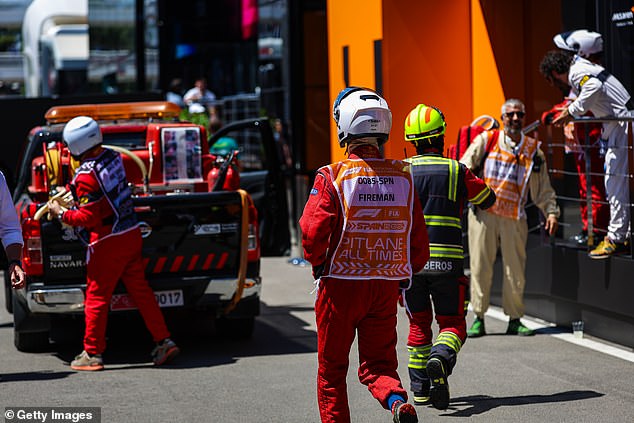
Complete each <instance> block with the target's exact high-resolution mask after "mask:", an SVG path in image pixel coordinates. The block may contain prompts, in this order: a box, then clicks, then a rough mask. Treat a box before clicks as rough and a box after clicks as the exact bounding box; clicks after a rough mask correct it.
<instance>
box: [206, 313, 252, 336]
mask: <svg viewBox="0 0 634 423" xmlns="http://www.w3.org/2000/svg"><path fill="white" fill-rule="evenodd" d="M254 327H255V317H254V316H251V317H241V318H236V319H228V318H226V317H220V318H218V319H217V320H216V331H217V332H218V334H219V335H221V336H222V337H225V338H229V339H250V338H251V337H252V336H253V329H254Z"/></svg>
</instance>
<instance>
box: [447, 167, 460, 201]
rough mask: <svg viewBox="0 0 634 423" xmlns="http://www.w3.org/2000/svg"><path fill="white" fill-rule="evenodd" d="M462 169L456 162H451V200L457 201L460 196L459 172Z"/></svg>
mask: <svg viewBox="0 0 634 423" xmlns="http://www.w3.org/2000/svg"><path fill="white" fill-rule="evenodd" d="M459 169H460V167H459V165H458V162H457V161H455V160H449V200H451V201H454V202H455V201H456V198H457V196H458V171H459Z"/></svg>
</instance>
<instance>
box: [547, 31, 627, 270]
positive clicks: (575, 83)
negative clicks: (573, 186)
mask: <svg viewBox="0 0 634 423" xmlns="http://www.w3.org/2000/svg"><path fill="white" fill-rule="evenodd" d="M592 34H594V33H590V36H588V37H586V38H583V37H580V38H579V39H578V42H577V44H578V48H577V54H576V55H575V56H574V57H573V59H572V62H571V63H570V67H569V69H568V71H567V72H563V73H559V72H557V71H556V70H552V71H551V73H550V75H551V77H552V78H553V79H557V80H559V81H561V82H564V83H567V84H569V85H570V86H571V87H572V91H573V93H574V94H575V95H576V96H577V98H575V99H574V101H572V102H571V103H570V104H569V105H568V106H567V107H564V108H563V109H562V111H561V113H560V115H559V116H558V117H556V118H555V119H554V120H553V124H555V125H564V124H566V123H568V122H569V121H570V120H572V119H573V118H577V117H580V116H583V115H584V114H585V113H586V112H588V111H590V112H592V113H593V114H594V116H597V117H627V116H629V112H628V108H627V103H628V101H629V100H630V94H629V93H628V91H627V90H626V89H625V87H624V86H623V84H621V82H620V81H619V80H618V79H616V78H615V77H614V76H613V75H611V74H610V73H608V72H607V71H606V70H605V68H604V67H603V66H601V65H599V64H596V63H593V62H591V61H590V60H588V59H586V58H585V57H583V56H584V55H586V54H588V53H589V51H590V50H591V49H589V46H591V45H595V44H596V43H597V39H596V37H593V36H592ZM627 133H628V125H627V122H625V121H607V122H604V123H603V128H602V134H601V138H602V139H603V140H605V141H607V150H606V153H605V191H606V194H607V199H608V202H609V203H610V223H609V225H608V234H607V236H606V237H605V238H604V240H603V241H602V242H601V243H600V244H599V245H598V247H597V248H595V249H594V250H592V251H591V252H590V254H589V255H590V257H591V258H596V259H603V258H608V257H610V256H611V255H613V254H615V253H617V254H618V253H621V252H627V250H628V245H627V244H626V241H627V240H628V239H629V236H630V227H629V226H630V190H629V183H628V180H629V177H628V174H629V167H628V159H627V157H628V154H627V151H628V150H627V146H628V142H627Z"/></svg>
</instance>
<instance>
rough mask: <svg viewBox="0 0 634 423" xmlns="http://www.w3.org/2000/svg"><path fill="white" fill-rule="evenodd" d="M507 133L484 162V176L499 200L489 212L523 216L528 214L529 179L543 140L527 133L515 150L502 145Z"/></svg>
mask: <svg viewBox="0 0 634 423" xmlns="http://www.w3.org/2000/svg"><path fill="white" fill-rule="evenodd" d="M492 135H493V134H492V133H489V136H492ZM505 136H506V135H505V134H504V133H500V134H499V136H498V140H497V142H496V143H495V145H493V146H492V149H491V151H490V152H489V154H488V156H487V158H486V160H485V162H484V178H483V179H484V181H485V182H486V184H487V185H488V186H489V187H490V188H491V189H492V190H493V191H494V192H495V195H496V200H495V204H493V206H492V207H491V208H489V209H487V212H489V213H493V214H496V215H498V216H504V217H508V218H511V219H515V220H520V219H523V218H526V213H525V211H524V205H525V204H526V199H527V197H528V180H529V178H530V176H531V172H532V170H533V158H534V157H535V154H536V153H537V150H538V149H539V145H540V144H541V143H540V142H539V141H537V140H536V139H533V138H530V137H527V136H524V137H522V140H521V142H520V143H519V144H518V145H517V146H516V147H515V149H514V150H515V151H508V150H507V148H510V147H507V148H503V147H502V144H503V143H504V138H505Z"/></svg>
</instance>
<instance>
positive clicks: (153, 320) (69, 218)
mask: <svg viewBox="0 0 634 423" xmlns="http://www.w3.org/2000/svg"><path fill="white" fill-rule="evenodd" d="M63 137H64V142H65V143H66V145H67V146H68V149H69V150H70V153H71V154H72V155H73V157H75V158H76V159H78V160H79V161H80V162H81V165H80V166H79V168H78V169H77V171H76V172H75V176H74V177H73V180H72V181H71V183H70V186H69V188H70V190H71V191H72V192H73V197H74V199H75V201H76V203H77V205H78V207H77V208H73V209H70V210H67V211H64V210H63V209H62V208H61V206H60V204H59V203H58V202H57V201H56V200H52V201H49V202H48V207H49V213H50V214H51V215H52V217H54V218H58V219H59V220H60V221H61V222H63V223H66V224H67V225H70V226H75V227H79V228H77V229H76V230H77V232H78V235H79V236H80V238H82V239H83V240H84V241H85V242H86V243H87V244H88V250H87V254H86V279H87V283H86V299H85V302H84V311H85V320H86V332H85V335H84V351H82V352H81V354H79V355H78V356H77V357H75V360H73V361H72V362H71V368H72V369H73V370H88V371H94V370H102V369H103V359H102V357H101V354H102V352H103V351H104V350H105V348H106V324H107V320H108V311H109V307H110V299H111V297H112V292H113V291H114V289H115V287H116V285H117V282H119V279H121V280H122V281H123V283H124V284H125V287H126V290H127V292H128V294H130V296H131V297H132V299H133V300H134V302H135V304H136V305H137V307H138V308H139V311H140V312H141V316H142V317H143V320H144V321H145V325H146V326H147V328H148V329H149V330H150V332H151V334H152V337H153V339H154V341H155V342H156V343H157V344H156V347H155V348H154V350H153V351H152V360H153V362H154V364H155V365H161V364H164V363H166V362H167V361H169V360H171V359H172V358H174V357H175V356H176V355H177V354H178V352H179V349H178V347H177V346H176V344H175V343H174V342H173V341H172V340H171V339H170V338H169V337H170V333H169V331H168V330H167V327H166V325H165V320H164V318H163V314H162V313H161V310H160V308H159V306H158V304H157V302H156V298H155V297H154V293H153V291H152V289H151V288H150V286H149V285H148V282H147V280H146V279H145V273H144V266H143V260H142V258H141V248H142V239H141V231H140V230H139V227H138V222H137V217H136V214H135V212H134V206H133V204H132V198H131V191H130V188H129V187H128V182H127V180H126V174H125V169H124V168H123V162H122V160H121V156H119V154H118V153H116V152H114V151H112V150H108V149H105V148H103V147H102V146H101V142H102V135H101V130H100V129H99V125H98V124H97V122H95V121H94V120H93V119H92V118H90V117H87V116H79V117H76V118H74V119H72V120H70V121H69V122H68V123H67V124H66V126H65V127H64V132H63ZM83 228H85V229H83Z"/></svg>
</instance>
